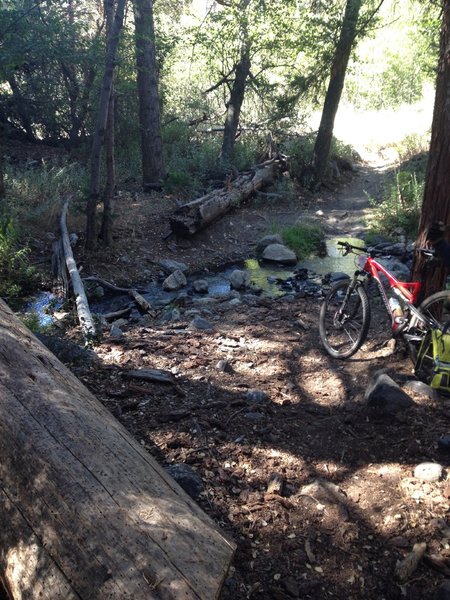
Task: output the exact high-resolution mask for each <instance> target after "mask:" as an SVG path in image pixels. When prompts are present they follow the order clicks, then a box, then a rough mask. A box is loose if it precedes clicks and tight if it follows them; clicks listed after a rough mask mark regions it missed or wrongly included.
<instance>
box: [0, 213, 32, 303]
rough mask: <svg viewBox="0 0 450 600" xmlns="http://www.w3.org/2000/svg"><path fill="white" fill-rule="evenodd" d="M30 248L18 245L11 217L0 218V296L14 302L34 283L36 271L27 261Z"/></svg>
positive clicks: (17, 237)
mask: <svg viewBox="0 0 450 600" xmlns="http://www.w3.org/2000/svg"><path fill="white" fill-rule="evenodd" d="M29 252H30V249H29V248H28V247H27V246H22V247H21V246H20V241H19V236H18V234H17V230H16V228H15V227H14V224H13V221H12V219H11V217H9V216H6V215H3V216H2V217H1V218H0V296H1V297H2V298H4V299H5V300H6V301H7V302H9V303H14V301H15V300H17V298H18V297H19V296H21V295H24V294H26V293H27V292H29V291H30V289H31V288H32V287H33V286H34V285H35V283H36V273H35V271H34V269H33V267H31V266H30V265H29V263H28V255H29Z"/></svg>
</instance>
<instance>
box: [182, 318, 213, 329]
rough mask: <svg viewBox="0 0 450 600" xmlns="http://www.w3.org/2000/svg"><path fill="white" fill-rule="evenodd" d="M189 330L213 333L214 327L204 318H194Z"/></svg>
mask: <svg viewBox="0 0 450 600" xmlns="http://www.w3.org/2000/svg"><path fill="white" fill-rule="evenodd" d="M188 329H198V330H200V331H212V330H213V329H214V327H213V325H212V324H211V323H210V322H209V321H207V320H206V319H204V318H203V317H199V316H197V317H194V318H193V319H192V321H191V322H190V323H189V327H188Z"/></svg>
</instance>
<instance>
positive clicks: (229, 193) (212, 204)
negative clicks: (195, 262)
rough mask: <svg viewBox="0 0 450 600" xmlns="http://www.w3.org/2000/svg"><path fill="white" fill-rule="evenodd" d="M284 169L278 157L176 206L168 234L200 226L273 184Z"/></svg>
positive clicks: (190, 231) (185, 232) (190, 232)
mask: <svg viewBox="0 0 450 600" xmlns="http://www.w3.org/2000/svg"><path fill="white" fill-rule="evenodd" d="M285 170H286V160H285V158H284V157H280V156H279V157H277V158H274V159H272V160H268V161H266V162H264V163H262V164H260V165H256V166H255V167H253V169H252V170H251V171H248V172H245V173H240V174H238V176H237V177H236V178H235V179H234V180H233V181H229V182H228V183H227V185H226V186H225V187H224V188H222V189H220V190H214V191H213V192H210V193H209V194H206V195H205V196H202V197H201V198H197V199H196V200H193V201H192V202H188V203H187V204H184V205H183V206H180V207H179V208H177V209H176V210H175V212H174V213H173V214H172V216H171V217H170V227H171V230H172V233H175V234H176V235H180V236H182V237H188V236H190V235H193V234H194V233H196V232H197V231H200V230H201V229H204V228H205V227H206V226H207V225H209V224H210V223H212V222H213V221H215V220H216V219H218V218H220V217H222V216H223V215H225V214H226V213H227V212H228V211H229V210H231V209H232V208H233V207H236V206H239V205H240V204H241V203H242V202H243V201H244V200H246V199H247V198H249V197H250V196H251V195H252V194H254V193H255V192H257V191H259V190H261V189H262V188H264V187H265V186H267V185H270V184H271V183H273V182H274V180H275V179H276V178H277V177H278V175H279V174H280V173H281V172H283V171H285Z"/></svg>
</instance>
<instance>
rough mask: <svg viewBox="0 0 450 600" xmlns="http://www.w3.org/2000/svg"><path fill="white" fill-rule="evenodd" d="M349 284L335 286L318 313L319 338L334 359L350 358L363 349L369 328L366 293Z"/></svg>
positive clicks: (348, 282) (344, 282)
mask: <svg viewBox="0 0 450 600" xmlns="http://www.w3.org/2000/svg"><path fill="white" fill-rule="evenodd" d="M351 284H352V280H344V281H339V282H338V283H336V284H335V285H334V286H333V287H332V288H331V290H330V291H329V292H328V294H327V295H326V296H325V299H324V301H323V304H322V306H321V309H320V318H319V334H320V339H321V341H322V344H323V346H324V348H325V350H326V351H327V352H328V354H329V355H330V356H332V357H333V358H342V359H344V358H349V357H350V356H352V355H353V354H355V352H356V351H357V350H359V348H361V346H362V345H363V343H364V341H365V339H366V337H367V333H368V331H369V326H370V305H369V298H368V297H367V293H366V290H365V289H364V288H363V286H362V285H361V283H359V282H357V284H356V286H355V288H354V289H353V290H352V291H351V292H350V293H348V292H349V288H350V285H351Z"/></svg>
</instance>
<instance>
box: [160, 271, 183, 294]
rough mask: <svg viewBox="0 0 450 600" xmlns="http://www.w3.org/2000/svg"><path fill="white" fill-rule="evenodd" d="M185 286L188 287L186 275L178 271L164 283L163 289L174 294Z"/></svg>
mask: <svg viewBox="0 0 450 600" xmlns="http://www.w3.org/2000/svg"><path fill="white" fill-rule="evenodd" d="M185 285H187V280H186V277H185V275H184V273H183V272H182V271H180V270H179V269H178V270H176V271H174V272H173V273H172V274H171V275H169V277H167V279H165V280H164V281H163V284H162V287H163V289H164V290H166V291H167V292H172V291H175V290H179V289H180V288H182V287H184V286H185Z"/></svg>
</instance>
